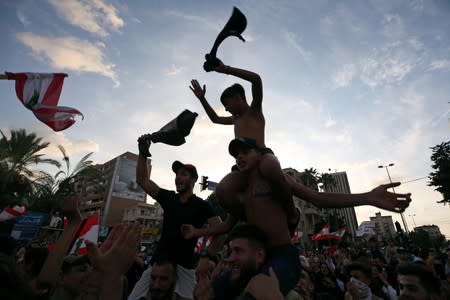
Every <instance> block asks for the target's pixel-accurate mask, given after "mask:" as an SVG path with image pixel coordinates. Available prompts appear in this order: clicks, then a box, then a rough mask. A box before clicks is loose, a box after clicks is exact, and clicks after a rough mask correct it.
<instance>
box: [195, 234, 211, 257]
mask: <svg viewBox="0 0 450 300" xmlns="http://www.w3.org/2000/svg"><path fill="white" fill-rule="evenodd" d="M212 239H213V237H212V236H208V237H206V236H201V237H199V238H198V240H197V245H195V249H194V251H195V253H200V251H202V250H203V249H205V248H207V247H208V246H209V244H211V241H212Z"/></svg>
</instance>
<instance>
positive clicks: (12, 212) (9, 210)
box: [0, 205, 27, 222]
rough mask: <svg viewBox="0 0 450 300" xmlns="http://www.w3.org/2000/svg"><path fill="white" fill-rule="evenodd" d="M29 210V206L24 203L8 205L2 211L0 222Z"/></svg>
mask: <svg viewBox="0 0 450 300" xmlns="http://www.w3.org/2000/svg"><path fill="white" fill-rule="evenodd" d="M26 212H27V207H26V206H24V205H21V206H19V205H14V206H8V207H5V209H3V211H2V212H1V213H0V222H3V221H6V220H9V219H14V218H17V217H19V216H21V215H23V214H24V213H26Z"/></svg>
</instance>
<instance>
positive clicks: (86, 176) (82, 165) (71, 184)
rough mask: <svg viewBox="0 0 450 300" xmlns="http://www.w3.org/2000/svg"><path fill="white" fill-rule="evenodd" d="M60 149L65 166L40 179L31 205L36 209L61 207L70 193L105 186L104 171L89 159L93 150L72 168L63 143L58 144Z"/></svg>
mask: <svg viewBox="0 0 450 300" xmlns="http://www.w3.org/2000/svg"><path fill="white" fill-rule="evenodd" d="M58 149H59V150H60V151H61V154H62V156H63V158H62V161H63V163H62V164H61V165H63V166H64V167H65V168H64V169H61V168H60V170H59V171H58V172H57V173H56V174H55V175H54V176H47V177H45V178H43V179H42V180H41V181H40V183H41V185H40V188H39V189H38V192H37V193H36V196H35V197H33V203H32V205H31V206H32V208H33V209H35V210H44V211H52V210H55V209H59V207H60V205H61V202H62V200H63V198H64V197H65V196H67V195H69V194H75V193H76V194H79V195H82V194H86V193H87V192H97V191H100V190H101V189H102V188H103V186H102V183H103V176H102V172H101V171H100V170H99V169H97V168H95V167H94V166H93V161H92V160H89V158H90V156H91V155H92V154H93V152H89V153H88V154H86V155H84V156H83V157H82V158H81V159H80V161H79V162H78V163H77V164H76V165H75V168H73V169H71V165H70V158H69V156H67V152H66V149H65V148H64V147H63V146H62V145H58Z"/></svg>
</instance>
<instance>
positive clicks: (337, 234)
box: [311, 224, 345, 241]
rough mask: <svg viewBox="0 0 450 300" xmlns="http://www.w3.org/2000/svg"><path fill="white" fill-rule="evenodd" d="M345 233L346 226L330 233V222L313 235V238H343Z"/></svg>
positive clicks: (317, 239) (318, 239) (316, 239)
mask: <svg viewBox="0 0 450 300" xmlns="http://www.w3.org/2000/svg"><path fill="white" fill-rule="evenodd" d="M344 234H345V228H341V229H339V230H337V231H334V232H331V233H330V228H329V226H328V224H325V225H324V226H323V227H322V229H321V230H320V231H319V232H318V233H316V234H314V235H313V236H312V237H311V240H313V241H320V240H328V239H335V240H340V239H342V237H343V236H344Z"/></svg>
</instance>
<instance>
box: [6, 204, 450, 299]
mask: <svg viewBox="0 0 450 300" xmlns="http://www.w3.org/2000/svg"><path fill="white" fill-rule="evenodd" d="M68 212H69V213H70V210H69V211H68ZM69 215H70V214H69ZM72 216H73V214H72ZM69 220H71V221H72V222H73V223H74V224H76V222H77V221H76V220H73V217H72V219H69ZM65 230H66V232H67V231H70V227H69V228H67V227H66V229H65ZM140 230H141V226H140V225H139V224H131V225H130V224H129V225H125V224H121V225H118V226H116V227H114V229H113V230H112V231H111V233H110V234H109V236H108V238H107V239H106V241H105V242H104V243H102V244H101V246H100V247H97V245H95V244H94V243H89V242H88V243H87V245H88V255H86V256H75V255H66V251H67V247H68V245H69V243H68V242H67V241H69V240H70V239H68V237H69V236H70V235H66V236H64V234H63V235H62V236H61V237H60V239H59V240H58V242H57V244H56V247H55V248H54V249H53V250H52V251H51V252H50V253H49V251H48V250H47V248H44V247H42V246H40V245H39V244H30V245H28V246H27V247H18V245H17V244H16V243H15V242H14V241H13V240H12V239H9V238H5V237H2V242H1V249H0V250H1V253H0V279H1V281H0V286H1V288H0V299H8V300H9V299H64V300H66V299H67V300H68V299H130V300H137V299H186V298H184V297H180V296H179V295H178V294H177V293H176V285H177V282H178V281H180V280H181V281H183V280H187V281H189V279H188V278H185V277H182V278H180V277H179V276H180V273H179V271H178V270H177V269H178V266H177V263H176V262H174V261H173V260H171V259H170V258H169V256H165V255H159V256H158V257H157V258H155V259H153V260H152V256H153V254H154V253H153V251H152V249H146V250H145V251H139V250H142V249H140V247H139V244H140ZM381 244H384V243H380V242H378V241H377V240H376V239H375V238H371V239H369V240H368V241H367V243H366V245H365V247H364V248H359V249H354V248H341V247H339V246H337V247H325V248H323V250H321V251H319V250H307V251H304V252H303V253H301V254H300V257H299V261H300V265H299V266H298V268H299V270H300V274H301V275H300V279H299V280H298V283H297V284H296V286H295V287H294V288H293V289H292V291H290V292H289V293H288V294H287V295H285V296H283V295H282V294H281V293H280V291H279V286H278V279H277V277H276V275H275V273H273V271H272V270H269V273H268V274H267V275H264V274H258V268H259V267H260V266H261V265H262V264H263V262H264V259H265V253H266V251H267V236H265V234H264V232H262V231H260V230H259V229H258V228H257V227H255V226H253V225H248V224H244V225H238V226H236V227H235V228H234V230H233V231H232V232H231V233H230V234H229V235H228V236H227V240H226V242H225V243H224V245H223V248H222V249H221V250H220V251H218V252H217V254H216V255H215V256H214V257H209V259H208V270H207V272H208V279H209V280H210V281H214V280H216V279H217V278H220V275H221V274H223V273H224V272H227V271H230V270H233V268H238V269H239V272H236V274H235V275H236V276H235V277H234V278H233V281H234V283H233V285H232V286H231V287H230V288H231V289H235V288H237V289H239V290H240V292H241V294H244V293H250V294H251V295H252V296H253V299H272V300H276V299H387V300H394V299H450V293H449V286H450V248H441V249H426V251H425V249H422V250H421V249H418V248H417V249H405V248H403V247H401V246H398V245H396V244H395V243H394V242H390V243H389V244H388V243H386V245H383V247H380V246H379V245H381ZM199 259H200V258H199V257H198V254H197V257H196V261H197V262H198V260H199ZM150 261H152V263H151V264H150ZM146 273H147V274H146ZM181 276H183V275H181ZM139 285H141V287H139ZM136 289H138V290H139V289H141V290H145V293H144V294H141V295H136V292H135V290H136ZM227 295H228V296H229V295H230V294H227ZM228 296H225V297H228ZM218 298H223V295H221V296H220V297H219V296H216V295H214V294H213V289H212V288H211V286H210V285H208V284H205V283H198V284H196V286H195V287H194V291H193V295H192V296H191V297H188V298H187V299H218ZM225 299H227V298H225ZM228 299H241V298H240V296H237V297H235V298H228Z"/></svg>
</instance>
